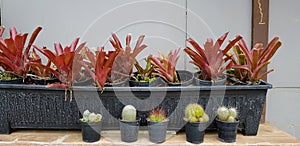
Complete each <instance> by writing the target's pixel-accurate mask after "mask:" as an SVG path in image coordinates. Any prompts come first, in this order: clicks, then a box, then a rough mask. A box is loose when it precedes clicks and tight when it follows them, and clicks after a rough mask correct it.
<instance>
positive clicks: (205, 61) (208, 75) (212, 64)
mask: <svg viewBox="0 0 300 146" xmlns="http://www.w3.org/2000/svg"><path fill="white" fill-rule="evenodd" d="M227 35H228V32H227V33H225V34H224V35H222V36H221V37H220V38H218V40H217V41H216V42H215V43H214V42H213V39H211V38H209V39H207V41H206V42H205V44H204V48H202V47H200V45H199V44H198V43H197V42H196V41H195V40H193V39H192V38H189V39H188V40H187V41H188V42H189V43H190V44H191V45H192V46H193V47H194V49H195V51H194V50H192V49H191V48H189V47H186V48H185V49H184V51H185V52H186V53H187V54H188V55H189V56H190V57H191V59H192V61H191V63H192V64H194V65H196V66H197V67H198V68H199V69H200V70H201V73H200V75H199V79H202V80H208V81H216V80H218V79H219V77H220V76H221V75H223V74H224V71H225V70H226V69H229V68H231V66H232V62H231V59H230V57H228V56H226V53H227V52H228V51H229V50H230V49H231V47H232V46H234V45H235V43H236V42H238V41H239V40H240V39H241V38H242V37H241V36H239V35H238V36H236V38H235V39H234V40H232V41H229V43H228V44H227V45H226V47H225V48H224V49H221V46H222V44H223V42H224V41H225V39H226V37H227Z"/></svg>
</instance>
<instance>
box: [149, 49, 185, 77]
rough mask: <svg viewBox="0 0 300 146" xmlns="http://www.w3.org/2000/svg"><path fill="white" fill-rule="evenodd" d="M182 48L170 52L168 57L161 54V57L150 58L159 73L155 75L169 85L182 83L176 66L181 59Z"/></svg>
mask: <svg viewBox="0 0 300 146" xmlns="http://www.w3.org/2000/svg"><path fill="white" fill-rule="evenodd" d="M179 52H180V48H178V49H175V50H174V51H170V52H169V54H168V56H165V55H163V54H162V53H160V52H159V54H160V57H152V56H150V59H151V63H152V64H153V65H154V66H155V70H156V71H157V72H158V73H155V75H158V76H160V77H161V78H163V79H164V80H165V81H166V82H168V83H180V80H179V78H178V75H177V73H176V64H177V61H178V58H179Z"/></svg>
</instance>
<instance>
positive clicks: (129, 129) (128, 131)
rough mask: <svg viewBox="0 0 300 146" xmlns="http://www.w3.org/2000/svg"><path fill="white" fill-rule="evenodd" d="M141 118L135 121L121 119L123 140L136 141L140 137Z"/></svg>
mask: <svg viewBox="0 0 300 146" xmlns="http://www.w3.org/2000/svg"><path fill="white" fill-rule="evenodd" d="M139 123H140V120H136V121H133V122H129V121H122V120H120V131H121V140H122V141H124V142H135V141H137V139H138V133H139V125H140V124H139Z"/></svg>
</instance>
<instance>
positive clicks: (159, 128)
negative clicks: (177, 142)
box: [148, 120, 169, 143]
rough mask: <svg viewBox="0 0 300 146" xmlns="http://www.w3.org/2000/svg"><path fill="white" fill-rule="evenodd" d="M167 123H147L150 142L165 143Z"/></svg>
mask: <svg viewBox="0 0 300 146" xmlns="http://www.w3.org/2000/svg"><path fill="white" fill-rule="evenodd" d="M168 123H169V120H165V121H163V122H151V121H148V132H149V139H150V141H151V142H154V143H162V142H164V141H166V135H167V127H168Z"/></svg>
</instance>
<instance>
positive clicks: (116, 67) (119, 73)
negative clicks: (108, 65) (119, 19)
mask: <svg viewBox="0 0 300 146" xmlns="http://www.w3.org/2000/svg"><path fill="white" fill-rule="evenodd" d="M144 37H145V36H144V35H141V36H140V37H139V38H138V40H137V42H136V45H135V47H134V48H133V49H132V48H131V47H130V42H131V34H128V35H127V36H126V47H125V48H123V47H122V44H121V43H120V40H119V39H118V37H117V35H116V34H115V33H112V39H110V43H111V45H112V46H113V47H114V48H115V49H116V51H118V52H119V53H118V56H117V57H116V59H115V61H114V64H113V68H112V72H111V76H110V78H111V80H112V81H111V82H113V81H116V80H119V79H124V78H126V77H129V76H130V74H131V73H132V69H133V65H134V63H135V61H136V56H137V55H138V54H139V53H140V52H141V51H143V50H144V49H145V48H146V47H147V45H145V44H142V42H143V40H144Z"/></svg>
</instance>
